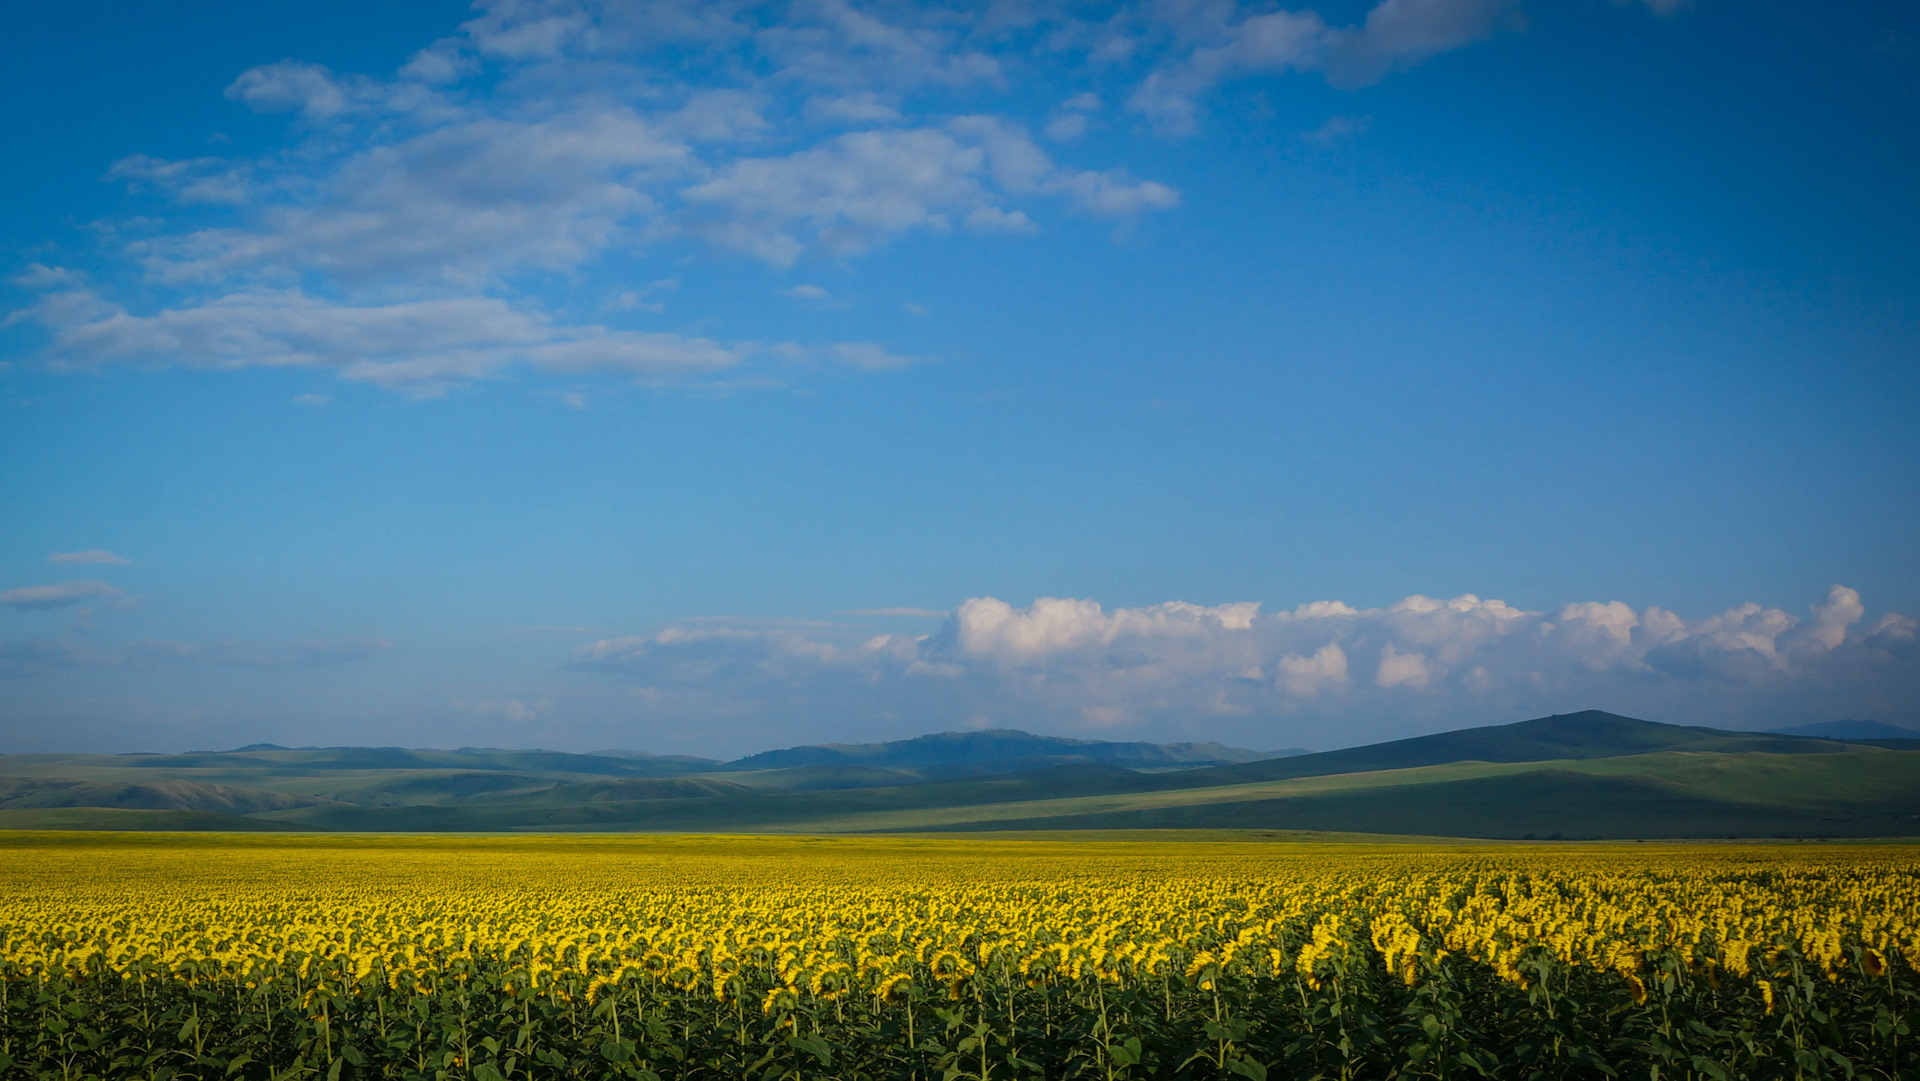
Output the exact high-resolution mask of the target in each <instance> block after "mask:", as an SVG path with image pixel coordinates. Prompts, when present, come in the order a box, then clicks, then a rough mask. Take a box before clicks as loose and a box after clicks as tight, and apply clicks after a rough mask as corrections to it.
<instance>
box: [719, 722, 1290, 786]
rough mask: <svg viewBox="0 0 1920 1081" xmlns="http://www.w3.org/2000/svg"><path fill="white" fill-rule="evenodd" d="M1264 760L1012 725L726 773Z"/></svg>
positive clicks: (752, 759) (750, 761) (787, 754)
mask: <svg viewBox="0 0 1920 1081" xmlns="http://www.w3.org/2000/svg"><path fill="white" fill-rule="evenodd" d="M1264 757H1266V756H1265V755H1264V754H1263V753H1262V752H1260V751H1249V750H1246V749H1244V748H1240V747H1228V746H1226V745H1225V744H1220V743H1113V742H1107V741H1104V740H1090V739H1064V738H1061V737H1058V736H1036V735H1034V734H1032V733H1030V732H1021V731H1018V730H1016V729H1011V728H992V729H987V730H985V731H980V732H940V733H937V734H934V735H930V736H919V737H917V738H914V739H901V740H892V741H890V742H887V743H827V744H817V745H813V746H806V747H788V748H785V749H783V750H778V751H762V752H761V753H759V754H754V755H748V756H747V757H745V758H742V759H738V760H737V761H733V762H729V763H727V765H726V767H725V768H726V769H728V770H774V769H795V768H799V767H806V766H866V767H870V768H878V769H891V770H913V771H917V772H921V773H925V774H929V775H941V776H952V775H956V774H968V773H1014V772H1020V771H1025V770H1034V769H1041V768H1044V767H1047V766H1063V765H1072V764H1075V763H1087V764H1099V765H1113V766H1124V767H1126V768H1128V769H1134V770H1150V769H1192V768H1195V767H1200V766H1217V765H1224V764H1228V763H1236V762H1253V761H1258V760H1259V759H1261V758H1264Z"/></svg>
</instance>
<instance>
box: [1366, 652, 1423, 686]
mask: <svg viewBox="0 0 1920 1081" xmlns="http://www.w3.org/2000/svg"><path fill="white" fill-rule="evenodd" d="M1433 674H1434V673H1433V666H1432V665H1430V664H1428V663H1427V657H1426V654H1424V653H1401V652H1400V651H1398V650H1396V649H1394V648H1393V643H1392V642H1388V643H1387V644H1386V645H1384V646H1381V647H1380V667H1379V669H1378V670H1377V671H1376V672H1375V673H1374V676H1373V681H1374V682H1375V683H1378V684H1379V685H1380V686H1382V687H1425V686H1426V685H1427V684H1428V683H1431V682H1432V681H1433Z"/></svg>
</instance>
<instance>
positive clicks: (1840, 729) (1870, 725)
mask: <svg viewBox="0 0 1920 1081" xmlns="http://www.w3.org/2000/svg"><path fill="white" fill-rule="evenodd" d="M1769 734H1770V735H1775V736H1815V737H1818V738H1820V739H1920V731H1915V730H1914V729H1911V728H1901V727H1899V726H1898V725H1891V724H1882V723H1881V722H1879V721H1821V722H1819V723H1817V724H1796V725H1794V726H1793V727H1792V728H1775V729H1773V730H1772V732H1771V733H1769Z"/></svg>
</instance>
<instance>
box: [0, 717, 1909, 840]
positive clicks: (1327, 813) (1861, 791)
mask: <svg viewBox="0 0 1920 1081" xmlns="http://www.w3.org/2000/svg"><path fill="white" fill-rule="evenodd" d="M970 741H971V742H970ZM1157 746H1158V745H1153V744H1098V743H1091V742H1088V741H1071V740H1049V739H1046V738H1044V737H1031V736H1026V735H1024V734H1022V733H969V734H948V735H945V736H940V737H923V738H922V739H919V740H906V741H899V742H898V743H894V744H875V745H865V746H854V747H844V746H827V747H818V748H793V749H791V750H790V751H788V752H769V753H767V754H763V755H756V756H754V757H753V758H750V759H743V760H741V761H739V762H736V763H719V762H711V761H707V760H698V759H661V758H645V757H631V756H626V755H612V754H608V755H570V754H561V753H557V752H544V751H498V750H461V751H414V750H402V749H396V748H322V749H310V750H289V749H285V748H266V747H261V748H246V749H242V750H239V751H231V752H220V753H198V754H189V755H35V756H0V829H256V830H307V831H314V830H317V831H373V832H435V831H458V832H516V831H539V832H553V831H679V832H741V833H751V832H804V833H841V832H917V831H941V832H948V831H959V832H977V831H983V830H985V831H1008V832H1019V831H1061V830H1076V831H1077V830H1086V831H1108V830H1231V831H1247V830H1254V831H1306V832H1311V833H1314V834H1322V833H1353V834H1369V835H1426V836H1435V835H1440V836H1450V837H1462V838H1504V839H1525V838H1540V839H1547V838H1556V839H1561V838H1563V839H1568V840H1572V839H1631V838H1649V839H1654V838H1717V837H1748V838H1776V837H1778V838H1807V837H1836V838H1838V837H1850V838H1865V837H1891V836H1907V835H1914V834H1920V741H1910V740H1879V739H1876V740H1861V741H1845V740H1834V739H1821V738H1809V737H1789V736H1777V735H1757V734H1753V733H1741V732H1725V731H1718V730H1715V729H1708V728H1690V727H1682V726H1676V725H1664V724H1656V723H1653V722H1648V721H1638V720H1633V719H1630V718H1625V717H1616V716H1613V715H1611V714H1604V713H1598V712H1589V713H1583V714H1572V715H1568V716H1562V717H1550V718H1542V719H1540V720H1535V721H1527V722H1522V723H1520V724H1514V725H1503V726H1496V727H1489V728H1479V729H1468V730H1464V731H1459V732H1447V733H1440V734H1437V735H1432V736H1424V737H1419V738H1416V739H1409V740H1399V741H1395V742H1392V743H1383V744H1375V745H1371V746H1367V747H1356V748H1348V749H1344V750H1339V751H1331V752H1326V753H1322V754H1300V755H1289V756H1286V757H1278V758H1267V759H1257V758H1256V759H1255V760H1252V761H1248V760H1246V759H1247V758H1248V756H1250V755H1252V754H1253V752H1245V751H1240V750H1237V749H1235V748H1224V747H1220V746H1218V745H1212V744H1178V745H1169V746H1168V747H1165V748H1161V749H1158V750H1156V749H1155V748H1156V747H1157ZM1036 763H1039V764H1038V765H1037V766H1036Z"/></svg>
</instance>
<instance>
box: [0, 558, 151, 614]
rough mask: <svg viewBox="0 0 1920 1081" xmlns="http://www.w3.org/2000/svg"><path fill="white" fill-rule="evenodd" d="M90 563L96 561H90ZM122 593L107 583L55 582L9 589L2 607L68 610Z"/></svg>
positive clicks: (0, 601)
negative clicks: (90, 599) (95, 599)
mask: <svg viewBox="0 0 1920 1081" xmlns="http://www.w3.org/2000/svg"><path fill="white" fill-rule="evenodd" d="M76 562H78V561H76ZM89 562H94V561H92V560H89ZM120 592H121V591H120V590H118V589H116V588H114V587H113V586H111V585H108V584H107V583H105V582H93V581H71V582H55V583H53V584H51V585H44V586H21V587H20V588H18V589H9V590H7V591H6V592H4V593H0V605H5V606H6V607H8V608H15V609H19V610H20V611H40V610H44V609H48V608H66V607H69V606H71V605H75V604H79V603H80V602H81V601H84V600H87V599H89V598H92V597H118V596H120Z"/></svg>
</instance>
